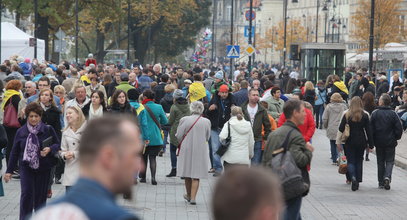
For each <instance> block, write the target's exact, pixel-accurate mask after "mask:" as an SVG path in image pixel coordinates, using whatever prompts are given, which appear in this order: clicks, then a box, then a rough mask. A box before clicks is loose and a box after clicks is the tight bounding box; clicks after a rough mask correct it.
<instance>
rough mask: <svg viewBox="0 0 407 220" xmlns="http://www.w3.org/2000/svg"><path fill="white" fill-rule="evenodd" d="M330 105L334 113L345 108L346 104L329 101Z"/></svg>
mask: <svg viewBox="0 0 407 220" xmlns="http://www.w3.org/2000/svg"><path fill="white" fill-rule="evenodd" d="M330 105H331V108H330V110H331V111H332V112H335V113H340V112H343V111H344V110H346V109H347V106H346V104H345V103H343V102H331V103H330Z"/></svg>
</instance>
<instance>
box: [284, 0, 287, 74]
mask: <svg viewBox="0 0 407 220" xmlns="http://www.w3.org/2000/svg"><path fill="white" fill-rule="evenodd" d="M287 6H288V0H284V49H283V52H284V55H283V67H284V68H285V59H286V57H287Z"/></svg>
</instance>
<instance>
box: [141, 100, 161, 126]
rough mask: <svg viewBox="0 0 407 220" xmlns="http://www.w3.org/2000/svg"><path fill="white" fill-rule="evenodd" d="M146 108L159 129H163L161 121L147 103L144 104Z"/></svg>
mask: <svg viewBox="0 0 407 220" xmlns="http://www.w3.org/2000/svg"><path fill="white" fill-rule="evenodd" d="M144 108H145V109H146V110H147V112H148V114H149V115H150V117H151V119H153V121H154V123H155V124H156V125H157V127H158V129H160V130H161V124H160V122H158V120H157V118H156V117H155V115H154V113H153V112H152V111H151V109H150V108H149V107H148V106H147V105H144Z"/></svg>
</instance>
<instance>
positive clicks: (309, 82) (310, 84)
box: [304, 81, 315, 90]
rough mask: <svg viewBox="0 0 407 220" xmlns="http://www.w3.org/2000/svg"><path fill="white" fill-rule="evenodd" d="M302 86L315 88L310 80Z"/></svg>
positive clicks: (309, 88)
mask: <svg viewBox="0 0 407 220" xmlns="http://www.w3.org/2000/svg"><path fill="white" fill-rule="evenodd" d="M304 87H305V90H314V89H315V88H314V84H312V82H311V81H307V82H305V85H304Z"/></svg>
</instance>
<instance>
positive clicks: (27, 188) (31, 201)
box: [20, 166, 51, 219]
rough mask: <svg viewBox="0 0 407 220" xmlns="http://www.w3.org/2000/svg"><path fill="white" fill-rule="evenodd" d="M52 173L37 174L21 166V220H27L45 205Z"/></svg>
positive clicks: (42, 172) (48, 171)
mask: <svg viewBox="0 0 407 220" xmlns="http://www.w3.org/2000/svg"><path fill="white" fill-rule="evenodd" d="M50 171H51V170H47V171H41V172H37V171H33V170H32V169H30V168H29V167H26V166H20V177H21V180H20V184H21V197H20V219H26V217H28V216H29V215H31V214H32V211H33V210H35V211H37V210H38V209H39V208H41V207H42V206H43V205H45V203H46V201H47V192H48V183H49V179H50Z"/></svg>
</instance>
